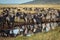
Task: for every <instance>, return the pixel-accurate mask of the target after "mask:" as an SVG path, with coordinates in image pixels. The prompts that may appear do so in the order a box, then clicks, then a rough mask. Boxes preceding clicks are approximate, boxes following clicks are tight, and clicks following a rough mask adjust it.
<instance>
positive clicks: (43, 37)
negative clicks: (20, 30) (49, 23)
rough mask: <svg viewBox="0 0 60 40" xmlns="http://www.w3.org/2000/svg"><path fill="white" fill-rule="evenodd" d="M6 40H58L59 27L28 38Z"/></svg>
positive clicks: (59, 35)
mask: <svg viewBox="0 0 60 40" xmlns="http://www.w3.org/2000/svg"><path fill="white" fill-rule="evenodd" d="M5 39H6V40H60V27H57V28H56V29H55V30H51V31H49V32H43V33H37V34H34V35H32V36H30V37H27V36H17V37H14V38H5Z"/></svg>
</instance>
